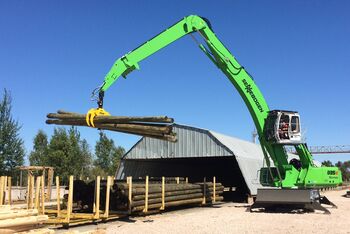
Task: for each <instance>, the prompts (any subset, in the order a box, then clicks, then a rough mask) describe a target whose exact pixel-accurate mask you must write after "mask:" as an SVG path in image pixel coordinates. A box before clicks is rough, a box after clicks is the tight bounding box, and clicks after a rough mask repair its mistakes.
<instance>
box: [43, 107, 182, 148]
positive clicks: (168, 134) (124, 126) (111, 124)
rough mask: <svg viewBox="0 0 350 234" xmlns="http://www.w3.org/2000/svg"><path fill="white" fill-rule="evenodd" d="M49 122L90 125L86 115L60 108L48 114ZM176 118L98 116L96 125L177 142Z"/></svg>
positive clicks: (95, 119) (100, 127)
mask: <svg viewBox="0 0 350 234" xmlns="http://www.w3.org/2000/svg"><path fill="white" fill-rule="evenodd" d="M47 118H48V119H47V120H46V123H47V124H55V125H72V126H85V127H89V126H88V124H87V123H86V115H85V114H78V113H73V112H67V111H62V110H59V111H58V113H49V114H47ZM173 122H174V119H172V118H169V117H167V116H145V117H137V116H96V117H95V118H94V125H95V127H96V128H98V129H102V130H109V131H117V132H123V133H128V134H134V135H140V136H145V137H151V138H156V139H160V140H166V141H170V142H176V136H175V134H174V133H173V132H172V130H173V129H172V126H171V125H170V124H171V123H173Z"/></svg>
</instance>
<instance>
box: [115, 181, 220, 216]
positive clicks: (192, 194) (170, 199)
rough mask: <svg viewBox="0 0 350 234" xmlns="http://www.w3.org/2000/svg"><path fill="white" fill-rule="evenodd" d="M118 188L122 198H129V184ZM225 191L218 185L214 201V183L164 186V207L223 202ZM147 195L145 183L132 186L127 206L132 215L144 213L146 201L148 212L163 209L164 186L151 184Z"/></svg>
mask: <svg viewBox="0 0 350 234" xmlns="http://www.w3.org/2000/svg"><path fill="white" fill-rule="evenodd" d="M117 186H118V191H119V193H120V195H119V196H120V197H122V196H129V184H126V183H119V184H118V185H117ZM223 191H224V186H222V184H221V183H216V184H215V199H214V184H213V183H212V182H207V183H183V184H176V183H171V184H164V206H165V207H167V208H168V207H176V206H184V205H198V204H211V203H213V202H214V200H215V201H222V200H223V197H222V194H223ZM146 193H147V191H146V185H145V184H144V183H136V184H132V191H131V194H132V199H131V201H130V202H129V203H128V204H127V205H128V206H129V207H131V212H132V213H138V212H141V211H144V210H145V206H146V200H147V209H148V210H152V209H160V208H162V200H163V198H162V184H160V183H152V182H151V183H149V185H148V193H147V194H146ZM146 196H147V199H146ZM165 207H163V208H165Z"/></svg>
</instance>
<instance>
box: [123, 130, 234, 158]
mask: <svg viewBox="0 0 350 234" xmlns="http://www.w3.org/2000/svg"><path fill="white" fill-rule="evenodd" d="M174 132H175V133H176V134H177V139H178V141H177V142H176V143H172V142H167V141H163V140H158V139H153V138H149V137H144V138H142V139H141V141H139V142H138V143H137V144H136V145H135V146H134V147H133V148H132V149H131V150H130V151H129V152H127V153H126V155H125V156H124V158H125V159H156V158H193V157H221V156H232V153H231V152H230V151H229V150H227V148H226V147H225V146H223V145H222V144H220V142H218V141H217V140H216V138H214V137H212V135H211V134H209V131H207V130H203V129H198V128H193V127H188V126H183V125H181V127H180V126H178V125H174Z"/></svg>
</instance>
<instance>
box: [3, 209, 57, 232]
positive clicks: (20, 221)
mask: <svg viewBox="0 0 350 234" xmlns="http://www.w3.org/2000/svg"><path fill="white" fill-rule="evenodd" d="M47 220H48V216H47V215H39V214H38V210H37V209H15V208H12V207H11V206H9V205H6V206H5V205H4V206H0V233H15V232H23V231H29V230H33V229H37V228H40V227H41V226H42V224H43V223H44V222H45V221H47ZM39 230H40V233H52V232H53V231H52V230H49V229H47V230H46V229H39ZM45 230H46V231H45ZM33 233H35V232H33Z"/></svg>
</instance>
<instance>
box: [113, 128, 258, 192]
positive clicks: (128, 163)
mask: <svg viewBox="0 0 350 234" xmlns="http://www.w3.org/2000/svg"><path fill="white" fill-rule="evenodd" d="M173 131H174V132H175V133H176V134H177V138H178V141H177V142H176V143H172V142H167V141H162V140H158V139H153V138H149V137H143V138H141V139H140V140H139V141H138V142H137V143H136V144H135V145H134V146H133V147H132V148H131V149H130V150H129V151H128V152H127V153H126V154H125V155H124V156H123V157H122V162H121V165H120V167H119V169H118V171H117V175H116V176H117V179H125V178H126V177H127V176H133V178H138V177H144V176H146V175H149V176H153V177H160V176H183V177H188V178H189V180H190V181H203V178H204V177H206V178H207V180H210V177H211V176H216V177H217V180H218V181H219V182H222V183H223V184H224V185H225V187H235V188H236V189H237V191H238V192H240V193H241V194H245V195H247V194H249V195H256V193H257V188H259V187H261V185H260V183H259V179H258V173H259V170H260V168H261V167H262V166H263V153H262V150H261V148H260V145H257V144H254V143H251V142H247V141H244V140H240V139H237V138H234V137H229V136H225V135H222V134H219V133H216V132H213V131H210V130H205V129H201V128H195V127H190V126H185V125H179V124H175V125H174V129H173Z"/></svg>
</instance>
